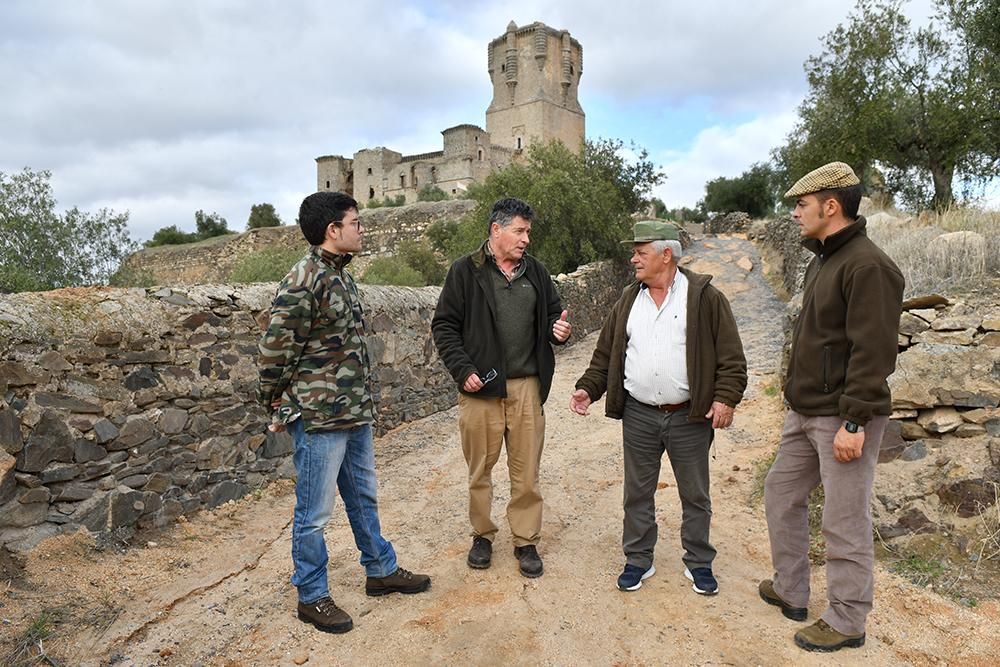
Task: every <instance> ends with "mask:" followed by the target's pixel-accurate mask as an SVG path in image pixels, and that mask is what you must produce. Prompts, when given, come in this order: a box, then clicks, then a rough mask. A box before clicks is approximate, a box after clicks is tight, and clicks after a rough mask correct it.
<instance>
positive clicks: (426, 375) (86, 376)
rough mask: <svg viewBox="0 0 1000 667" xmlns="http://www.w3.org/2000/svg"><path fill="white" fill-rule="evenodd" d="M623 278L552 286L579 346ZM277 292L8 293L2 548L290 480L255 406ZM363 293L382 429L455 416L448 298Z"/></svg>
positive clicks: (1, 348)
mask: <svg viewBox="0 0 1000 667" xmlns="http://www.w3.org/2000/svg"><path fill="white" fill-rule="evenodd" d="M627 274H628V271H627V266H625V265H623V264H610V263H602V264H596V265H588V266H585V267H581V269H579V270H578V271H577V272H575V273H573V274H570V275H567V276H559V277H558V278H557V285H558V288H559V290H560V292H561V294H562V296H563V300H564V303H565V307H566V308H567V309H568V310H569V311H570V313H571V320H572V322H573V324H574V327H575V338H576V339H579V338H581V337H582V336H583V335H585V334H586V333H587V332H588V331H592V330H594V329H596V328H599V327H600V325H601V323H602V321H603V317H604V314H605V313H606V312H607V308H608V306H609V305H610V303H611V302H612V301H613V300H614V299H615V298H616V297H617V296H618V294H619V293H620V291H621V288H622V287H623V285H624V283H625V282H626V280H627ZM274 289H275V286H274V285H273V284H263V285H243V286H230V285H200V286H193V287H174V288H161V289H155V290H148V291H147V290H144V289H112V288H86V289H64V290H56V291H53V292H39V293H24V294H14V295H0V545H4V544H6V545H7V548H9V549H11V550H18V549H26V548H30V547H31V546H32V545H34V544H35V543H37V542H38V541H39V540H40V539H42V538H44V537H47V536H49V535H52V534H55V533H58V532H60V531H63V530H67V529H69V530H76V529H78V528H79V527H81V526H83V527H85V528H87V529H89V530H92V531H101V530H108V529H115V528H119V527H122V526H138V527H154V526H162V525H165V524H168V523H170V522H171V521H173V520H175V519H176V518H177V517H179V516H181V515H182V514H187V513H190V512H194V511H196V510H198V509H201V508H206V507H214V506H217V505H219V504H221V503H224V502H226V501H228V500H230V499H235V498H238V497H240V496H242V495H244V494H246V493H247V492H248V491H250V490H252V489H254V488H255V487H258V486H259V485H261V484H263V483H265V482H267V481H268V480H271V479H275V478H277V477H282V476H288V475H290V474H291V472H292V466H291V459H290V454H291V452H292V444H291V441H290V438H289V437H288V436H287V435H286V434H273V433H269V432H267V431H266V417H265V414H264V412H263V411H262V410H261V409H260V408H259V407H258V406H257V405H256V403H255V401H254V388H255V382H256V377H257V369H256V365H255V364H256V354H257V340H258V337H259V334H260V330H261V325H262V322H264V321H266V317H267V312H268V309H269V306H270V301H271V298H272V296H273V293H274ZM360 291H361V296H362V300H363V302H364V304H365V308H366V314H367V318H368V327H369V332H368V333H369V335H368V345H369V348H370V351H371V357H372V361H373V364H374V374H375V380H376V397H377V402H378V406H379V413H378V422H377V425H376V427H377V430H378V431H380V432H384V431H385V430H387V429H390V428H393V427H395V426H397V425H399V424H401V423H403V422H404V421H408V420H411V419H416V418H419V417H423V416H425V415H428V414H431V413H433V412H436V411H439V410H443V409H446V408H448V407H450V406H452V405H454V403H455V401H456V399H457V393H456V387H455V383H454V382H453V381H452V379H451V377H450V376H449V375H448V373H447V372H446V370H445V369H444V366H443V364H442V363H441V362H440V360H439V358H438V356H437V351H436V349H435V346H434V344H433V341H432V340H431V336H430V320H431V317H432V316H433V312H434V307H435V304H436V303H437V298H438V295H439V293H440V288H437V287H424V288H419V289H414V288H389V287H377V286H368V285H362V286H360ZM2 552H3V549H0V556H2Z"/></svg>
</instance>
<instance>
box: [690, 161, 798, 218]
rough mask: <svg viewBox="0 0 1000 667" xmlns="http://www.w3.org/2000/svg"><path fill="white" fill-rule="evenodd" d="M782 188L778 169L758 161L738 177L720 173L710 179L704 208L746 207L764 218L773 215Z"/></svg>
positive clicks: (724, 210) (721, 210) (719, 210)
mask: <svg viewBox="0 0 1000 667" xmlns="http://www.w3.org/2000/svg"><path fill="white" fill-rule="evenodd" d="M778 188H779V186H778V179H777V176H776V174H775V171H774V169H773V168H772V167H771V166H770V165H767V164H763V163H757V164H754V165H753V166H751V167H750V169H748V170H747V171H745V172H743V173H742V174H741V175H740V176H738V177H737V178H723V177H719V178H716V179H713V180H711V181H709V182H708V183H706V184H705V199H704V202H703V208H704V209H705V210H707V211H712V212H713V213H731V212H733V211H743V212H745V213H749V214H750V217H753V218H763V217H766V216H768V215H771V214H772V213H773V212H774V210H775V206H776V205H777V203H778V201H780V199H779V197H780V194H779V193H778Z"/></svg>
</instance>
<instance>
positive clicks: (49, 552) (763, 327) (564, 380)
mask: <svg viewBox="0 0 1000 667" xmlns="http://www.w3.org/2000/svg"><path fill="white" fill-rule="evenodd" d="M743 258H748V259H749V260H750V261H751V263H752V269H751V270H750V271H749V272H748V271H746V270H744V269H742V268H739V267H738V266H737V265H736V262H737V260H740V259H743ZM692 259H693V260H694V261H693V262H691V266H692V267H693V268H694V269H695V270H701V271H706V272H709V273H713V274H714V275H716V280H715V282H716V284H718V285H719V286H720V287H722V288H723V289H724V290H725V291H726V292H727V294H729V296H730V299H731V301H732V303H733V308H734V312H735V313H736V315H737V318H738V320H739V323H740V326H741V331H742V333H743V338H744V342H745V345H746V347H747V351H748V357H749V362H750V369H751V387H750V390H749V391H748V398H747V400H745V401H744V403H743V404H742V405H741V406H740V408H739V409H738V410H737V419H736V423H735V425H734V427H733V428H731V429H729V430H728V431H723V432H720V434H719V436H718V437H717V440H716V442H717V445H716V451H715V458H714V460H713V462H712V471H713V472H712V483H713V500H714V503H713V505H714V510H715V515H714V520H713V535H712V537H713V542H714V543H715V545H716V547H717V548H718V550H719V555H718V558H717V560H716V562H715V572H716V574H717V576H718V578H719V583H720V589H721V592H720V594H719V595H718V596H715V597H711V598H706V597H702V596H699V595H696V594H695V593H693V592H692V590H691V588H690V585H689V583H688V582H687V580H686V579H684V577H683V565H682V563H681V561H680V555H681V551H680V545H679V535H678V532H679V525H680V507H679V502H678V500H677V497H676V489H675V485H674V482H673V479H672V477H671V473H670V472H669V467H668V466H665V467H664V472H663V474H662V476H661V483H660V486H661V490H660V491H659V493H658V495H657V505H658V508H657V516H658V518H659V521H660V526H661V530H660V541H659V544H658V549H657V559H656V566H657V573H656V575H655V576H653V577H652V578H650V579H649V580H647V581H646V582H645V583H644V585H643V587H642V589H641V590H639V591H636V592H634V593H622V592H619V591H618V590H617V589H616V588H615V578H616V576H617V575H618V573H619V571H620V568H621V566H622V562H623V557H622V554H621V545H620V531H621V519H622V514H621V494H622V488H621V487H622V479H621V476H622V473H621V467H622V466H621V431H620V424H619V422H616V421H612V420H609V419H606V418H604V417H603V416H602V415H603V401H602V402H599V403H598V404H596V405H595V406H594V407H593V408H592V409H591V415H590V416H588V417H585V418H584V417H578V416H575V415H573V414H572V413H570V411H569V409H568V407H567V403H568V397H569V394H570V393H571V391H572V386H573V383H574V381H575V379H576V378H577V377H578V376H579V375H580V373H581V372H582V371H583V369H584V368H586V365H587V363H588V361H589V358H590V353H591V351H592V349H593V344H594V338H593V337H592V338H590V339H589V340H584V341H582V342H580V343H579V344H577V345H576V346H574V347H572V348H570V349H569V350H567V351H565V352H564V353H563V354H561V355H560V356H559V357H558V359H557V371H556V378H555V382H554V385H553V391H552V397H551V399H550V402H549V404H548V405H547V406H546V408H547V410H546V411H547V414H548V431H547V438H546V450H545V454H544V457H543V467H542V488H543V493H544V495H545V519H544V526H543V531H542V536H543V537H542V543H541V545H540V552H541V554H542V557H543V558H544V559H545V575H544V576H543V577H541V578H539V579H531V580H529V579H525V578H523V577H521V576H520V575H519V574H518V572H517V566H516V561H515V559H514V557H513V555H512V553H511V550H512V545H511V543H510V536H509V533H505V530H504V525H503V507H504V506H505V504H506V500H507V498H508V491H507V477H506V470H505V469H504V467H503V465H504V460H505V459H501V463H500V465H499V466H498V468H497V470H496V473H495V482H496V488H497V493H496V495H497V497H496V501H495V504H494V511H495V517H496V518H497V520H498V523H499V524H500V525H501V532H500V534H499V535H498V538H497V541H496V543H495V551H494V563H493V567H492V568H491V569H489V570H485V571H479V570H470V569H469V568H468V567H467V566H466V564H465V554H466V550H467V549H468V547H469V543H470V538H469V535H468V528H467V520H466V494H465V465H464V462H463V460H462V456H461V453H460V448H459V445H458V439H457V427H456V419H457V414H456V410H454V409H453V410H450V411H447V412H444V413H440V414H437V415H434V416H431V417H429V418H427V419H424V420H421V421H419V422H415V423H411V424H408V425H406V426H403V427H401V428H399V429H397V430H395V431H393V432H392V433H390V434H388V435H387V436H385V437H383V438H381V439H379V440H378V441H377V443H376V447H377V448H378V451H379V479H380V482H381V487H380V494H381V495H380V505H381V508H382V509H381V514H382V523H383V529H384V532H385V534H386V536H387V537H389V538H390V539H391V540H392V541H393V543H394V545H395V546H396V550H397V552H398V553H399V556H400V560H401V563H402V564H403V566H404V567H407V568H410V569H414V570H417V571H421V572H428V573H430V574H431V575H432V577H433V580H434V582H433V586H432V588H431V590H430V592H428V593H426V594H422V595H416V596H407V597H403V596H389V597H387V598H378V599H376V598H368V597H366V596H365V594H364V588H363V586H364V576H363V571H362V569H361V567H360V566H359V565H358V564H357V551H356V549H355V547H354V544H353V540H352V538H351V533H350V529H349V527H348V525H347V521H346V517H345V516H344V515H343V513H342V512H340V511H338V512H336V513H335V515H334V520H333V522H332V523H331V525H330V527H329V529H328V531H327V538H328V542H329V545H330V552H331V553H330V556H331V569H330V585H331V590H332V592H333V595H334V597H335V599H336V600H337V602H338V604H340V605H341V606H342V607H344V608H345V609H347V610H348V611H349V612H350V613H351V614H352V615H353V616H354V619H355V629H354V631H352V632H350V633H348V634H346V635H342V636H334V635H327V634H323V633H320V632H318V631H315V630H314V629H312V628H311V626H307V625H304V624H302V623H300V622H299V621H297V620H296V618H295V614H294V606H295V591H294V589H293V588H292V586H291V585H290V584H289V583H288V578H289V576H290V574H291V563H290V557H289V552H290V528H289V524H288V522H289V518H290V516H291V509H292V505H293V497H292V495H291V493H290V486H289V485H287V484H284V485H275V486H273V487H271V488H269V489H267V490H266V491H264V492H263V493H262V494H259V497H257V498H248V499H244V500H243V501H241V502H239V503H233V504H229V505H226V506H223V507H222V508H219V509H218V510H216V511H214V512H211V513H203V514H201V515H198V516H196V517H194V518H192V519H191V520H190V521H188V522H183V523H181V524H180V525H178V526H177V527H176V528H174V529H171V530H170V531H168V532H166V533H164V534H162V535H159V536H157V537H155V538H153V539H154V540H155V542H154V543H151V544H148V545H146V546H145V547H142V546H140V547H138V548H133V549H129V550H127V551H126V552H125V553H98V552H97V551H95V550H94V548H93V547H92V544H91V543H90V542H89V541H88V540H87V539H85V538H84V537H82V536H80V537H75V538H68V537H64V538H58V539H56V540H53V541H50V542H49V543H46V544H44V545H43V546H42V547H40V548H39V549H38V550H36V552H35V554H34V555H33V557H32V559H31V562H30V567H29V581H30V582H31V586H30V587H29V588H27V589H20V588H8V590H7V591H6V593H5V594H4V597H3V598H0V600H2V604H3V607H0V614H2V616H3V617H4V618H7V619H10V620H9V622H8V623H6V624H5V625H4V626H3V628H2V631H3V632H5V633H9V632H12V631H15V632H20V631H21V628H23V626H24V625H25V624H26V621H30V619H31V618H32V617H34V615H36V614H37V613H38V610H39V609H41V608H43V607H46V606H48V607H49V608H52V609H58V610H60V611H59V612H58V613H59V614H62V617H63V618H64V622H63V623H62V624H61V625H58V626H56V634H55V636H54V637H53V638H52V639H50V640H49V641H48V643H47V644H46V646H47V651H48V653H49V654H50V655H52V656H55V657H57V658H58V659H59V660H60V661H61V662H60V663H59V664H71V665H77V664H80V665H98V664H108V663H113V664H128V665H133V664H134V665H220V666H221V665H226V666H236V665H290V664H302V662H304V661H306V660H308V664H310V665H335V664H343V665H385V664H394V663H395V664H407V665H409V664H416V665H423V664H475V665H538V664H541V665H577V664H585V665H643V664H646V665H662V664H685V665H686V664H700V665H710V664H711V665H723V664H729V665H748V664H765V663H766V664H771V665H784V664H795V665H812V664H849V665H850V664H858V665H860V664H880V665H883V664H889V665H892V664H917V665H930V664H944V663H947V664H953V665H954V664H965V665H987V664H990V665H992V664H996V656H998V655H1000V605H998V604H997V603H996V602H986V603H983V604H981V605H980V606H979V607H978V608H976V609H974V610H970V609H967V608H964V607H960V606H958V605H956V604H954V603H952V602H951V601H948V600H946V599H943V598H940V597H938V596H936V595H935V594H933V593H930V592H927V591H925V590H923V589H920V588H917V587H915V586H913V585H911V584H910V583H908V582H906V581H905V580H903V579H900V578H898V577H896V576H895V575H892V574H890V573H888V572H885V571H882V570H880V571H879V572H878V573H877V575H876V577H877V588H876V609H875V612H874V614H873V615H872V617H871V618H870V623H869V628H868V643H867V644H866V646H865V647H864V648H862V649H857V650H845V651H841V652H840V653H838V654H837V655H836V657H835V658H831V657H829V656H821V655H815V654H807V653H804V652H802V651H800V650H799V649H797V648H796V647H795V646H794V645H793V644H792V641H791V636H792V634H793V633H794V631H795V630H796V629H797V628H798V627H799V624H797V623H794V622H792V621H788V620H786V619H784V618H783V617H782V616H781V615H780V613H779V612H778V611H777V610H776V609H774V608H773V607H768V606H767V605H765V604H764V603H763V602H762V601H761V600H760V599H759V598H758V597H757V590H756V587H757V582H758V581H759V580H760V579H761V578H762V577H766V576H769V575H770V556H769V551H768V538H767V529H766V526H765V522H764V516H763V510H762V508H761V507H760V504H759V503H754V502H752V501H751V494H752V491H753V484H754V463H755V462H756V461H758V460H760V459H762V458H763V457H765V456H766V455H767V454H768V453H769V452H770V451H772V450H773V448H774V446H775V445H776V443H777V439H778V433H779V426H780V420H781V405H780V401H779V400H778V399H777V398H776V397H774V396H771V395H769V394H771V393H773V392H769V391H766V388H767V387H769V386H773V385H774V382H775V379H776V376H775V373H776V372H777V365H778V359H779V355H780V347H781V314H782V312H783V305H782V304H781V303H780V302H779V301H777V300H776V299H775V298H774V297H773V295H772V293H771V291H770V289H769V288H768V287H767V285H766V283H765V282H764V280H763V279H762V277H761V275H760V268H761V267H760V261H759V258H758V257H757V255H756V253H755V251H754V249H753V247H752V246H751V245H750V244H749V243H748V242H746V241H744V240H742V239H739V238H714V239H711V240H709V241H706V242H702V243H699V244H697V245H696V247H695V248H694V250H693V253H692ZM689 261H690V260H689ZM390 453H391V454H390ZM824 582H825V578H824V576H823V573H822V571H819V572H817V573H816V576H815V578H814V591H815V596H814V600H813V603H812V605H811V606H810V617H811V618H813V617H815V615H816V614H818V613H820V612H821V611H822V609H823V602H824V599H825V587H824ZM17 614H21V616H17ZM66 621H71V622H66Z"/></svg>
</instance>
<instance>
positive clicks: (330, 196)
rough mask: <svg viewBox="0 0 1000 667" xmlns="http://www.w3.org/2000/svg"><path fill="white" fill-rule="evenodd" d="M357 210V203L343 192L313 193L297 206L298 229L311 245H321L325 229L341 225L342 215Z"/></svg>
mask: <svg viewBox="0 0 1000 667" xmlns="http://www.w3.org/2000/svg"><path fill="white" fill-rule="evenodd" d="M352 208H353V209H357V208H358V202H356V201H355V200H354V198H353V197H351V196H349V195H345V194H344V193H343V192H315V193H313V194H311V195H309V196H308V197H306V198H305V199H303V200H302V205H301V206H299V229H301V230H302V236H304V237H306V241H308V242H309V243H310V244H311V245H322V243H323V239H325V238H326V228H327V227H328V226H329V225H330V223H331V222H333V223H338V226H339V223H341V222H342V221H343V220H344V215H345V214H346V213H347V212H348V211H349V210H351V209H352Z"/></svg>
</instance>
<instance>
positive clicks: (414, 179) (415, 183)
mask: <svg viewBox="0 0 1000 667" xmlns="http://www.w3.org/2000/svg"><path fill="white" fill-rule="evenodd" d="M413 187H417V175H416V174H414V175H413Z"/></svg>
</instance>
